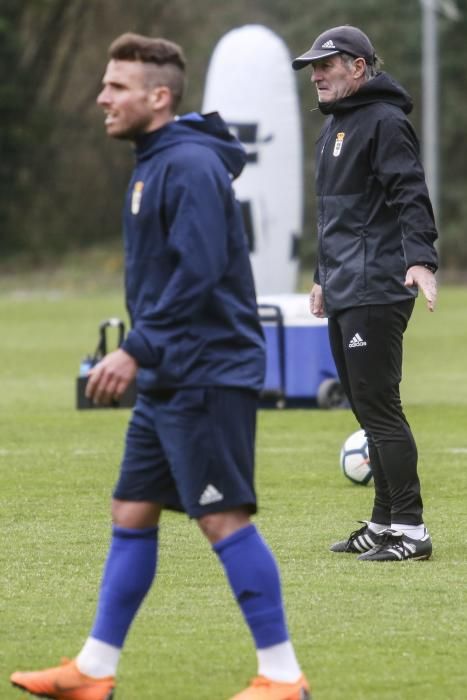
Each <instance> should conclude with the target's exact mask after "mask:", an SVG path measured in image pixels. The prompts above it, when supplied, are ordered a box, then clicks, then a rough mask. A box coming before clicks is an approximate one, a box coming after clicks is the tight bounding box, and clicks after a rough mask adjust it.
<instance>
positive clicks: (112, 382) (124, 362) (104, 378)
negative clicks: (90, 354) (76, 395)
mask: <svg viewBox="0 0 467 700" xmlns="http://www.w3.org/2000/svg"><path fill="white" fill-rule="evenodd" d="M137 370H138V365H137V363H136V360H134V358H133V357H132V356H131V355H129V354H128V353H127V352H125V350H121V349H120V348H118V349H117V350H114V351H113V352H110V353H109V354H108V355H105V357H104V358H103V359H102V360H101V361H100V362H98V363H97V365H96V366H95V367H93V368H92V369H91V370H90V372H89V374H88V377H89V379H88V382H87V384H86V397H87V398H88V399H92V401H93V402H94V403H95V404H102V405H104V406H108V405H109V404H111V403H112V401H118V399H119V398H121V396H122V394H123V393H124V392H125V390H126V389H127V387H128V385H129V384H130V383H131V382H132V381H133V379H134V378H135V376H136V372H137Z"/></svg>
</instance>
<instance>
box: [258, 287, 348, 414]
mask: <svg viewBox="0 0 467 700" xmlns="http://www.w3.org/2000/svg"><path fill="white" fill-rule="evenodd" d="M257 301H258V311H259V315H260V319H261V325H262V327H263V331H264V335H265V338H266V380H265V384H264V390H263V393H262V405H263V406H267V405H270V406H277V407H286V406H288V407H294V406H295V407H299V406H304V407H306V406H309V407H313V406H319V407H322V408H337V407H341V406H343V405H345V396H344V395H343V392H342V388H341V385H340V382H339V380H338V378H337V372H336V367H335V364H334V360H333V358H332V354H331V348H330V346H329V339H328V329H327V319H320V318H315V317H314V316H312V315H311V313H310V310H309V297H308V295H307V294H278V295H273V296H269V295H268V296H260V297H258V300H257Z"/></svg>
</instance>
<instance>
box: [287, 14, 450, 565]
mask: <svg viewBox="0 0 467 700" xmlns="http://www.w3.org/2000/svg"><path fill="white" fill-rule="evenodd" d="M378 63H379V61H378V58H377V56H376V53H375V50H374V48H373V46H372V44H371V42H370V40H369V39H368V37H367V36H366V35H365V34H364V33H363V32H362V31H361V30H360V29H358V28H357V27H351V26H347V25H346V26H342V27H334V28H332V29H329V30H327V31H326V32H324V33H323V34H320V36H319V37H318V38H317V39H316V40H315V42H314V44H313V46H312V47H311V49H310V50H309V51H308V52H306V53H305V54H303V55H302V56H299V57H298V58H297V59H295V60H294V62H293V64H292V65H293V67H294V68H295V69H296V70H298V69H300V68H303V67H304V66H308V65H310V66H311V70H312V77H311V79H312V82H313V83H314V84H315V86H316V89H317V93H318V101H319V109H320V110H321V112H323V113H324V114H325V115H327V119H326V122H325V124H324V126H323V129H322V131H321V134H320V137H319V140H318V142H317V151H316V194H317V198H318V242H319V252H318V266H317V270H316V275H315V284H314V286H313V288H312V290H311V311H312V313H313V314H315V315H316V316H319V317H324V316H328V317H329V337H330V341H331V348H332V352H333V356H334V360H335V362H336V367H337V370H338V373H339V377H340V379H341V381H342V385H343V387H344V389H345V391H346V393H347V396H348V398H349V401H350V404H351V407H352V410H353V412H354V414H355V416H356V418H357V420H358V421H359V423H360V425H361V426H362V428H364V429H365V432H366V435H367V438H368V449H369V456H370V464H371V468H372V472H373V477H374V484H375V499H374V504H373V511H372V513H371V516H370V518H369V520H365V521H362V524H363V527H361V528H359V529H357V530H355V531H354V532H352V533H351V535H350V537H348V538H346V539H345V540H343V541H340V542H336V543H335V544H334V545H332V547H331V549H332V551H334V552H353V553H358V554H359V555H360V556H359V559H361V560H364V561H403V560H405V559H427V558H429V557H430V555H431V548H432V545H431V538H430V535H429V534H428V532H427V530H426V528H425V526H424V523H423V508H422V498H421V494H420V481H419V478H418V473H417V447H416V444H415V441H414V438H413V435H412V432H411V430H410V427H409V425H408V423H407V420H406V418H405V416H404V413H403V411H402V407H401V401H400V393H399V384H400V381H401V375H402V337H403V334H404V331H405V329H406V326H407V323H408V321H409V319H410V316H411V313H412V310H413V307H414V302H415V297H416V294H417V289H418V288H420V289H421V290H422V292H423V294H424V295H425V297H426V299H427V302H428V308H429V309H430V311H433V310H434V306H435V302H436V280H435V276H434V273H435V271H436V269H437V255H436V250H435V248H434V241H435V240H436V237H437V233H436V227H435V222H434V218H433V211H432V207H431V204H430V199H429V196H428V192H427V188H426V184H425V177H424V172H423V168H422V165H421V163H420V158H419V148H418V141H417V137H416V136H415V133H414V131H413V128H412V126H411V124H410V122H409V120H408V119H407V114H409V113H410V111H411V110H412V101H411V99H410V97H409V95H408V94H407V92H406V91H405V90H404V89H403V88H402V87H401V86H400V85H399V84H398V83H397V82H396V81H395V80H394V79H393V78H391V76H389V75H388V74H387V73H384V72H380V71H379V68H378Z"/></svg>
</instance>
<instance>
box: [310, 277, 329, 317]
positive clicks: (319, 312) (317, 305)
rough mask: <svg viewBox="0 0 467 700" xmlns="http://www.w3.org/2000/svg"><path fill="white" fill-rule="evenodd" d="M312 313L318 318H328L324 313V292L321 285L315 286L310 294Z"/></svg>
mask: <svg viewBox="0 0 467 700" xmlns="http://www.w3.org/2000/svg"><path fill="white" fill-rule="evenodd" d="M310 311H311V313H312V314H313V316H316V318H326V314H325V311H324V299H323V290H322V288H321V285H320V284H314V285H313V287H312V288H311V292H310Z"/></svg>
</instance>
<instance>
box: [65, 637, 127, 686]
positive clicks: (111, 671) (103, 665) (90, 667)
mask: <svg viewBox="0 0 467 700" xmlns="http://www.w3.org/2000/svg"><path fill="white" fill-rule="evenodd" d="M121 652H122V650H121V649H119V648H118V647H114V646H112V644H107V642H101V641H100V639H94V638H93V637H88V638H87V640H86V642H85V643H84V646H83V648H82V649H81V651H80V653H79V654H78V656H77V657H76V665H77V667H78V669H79V670H80V671H81V673H84V674H85V675H86V676H92V677H93V678H105V677H106V676H115V674H116V673H117V666H118V661H119V659H120V654H121Z"/></svg>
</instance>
